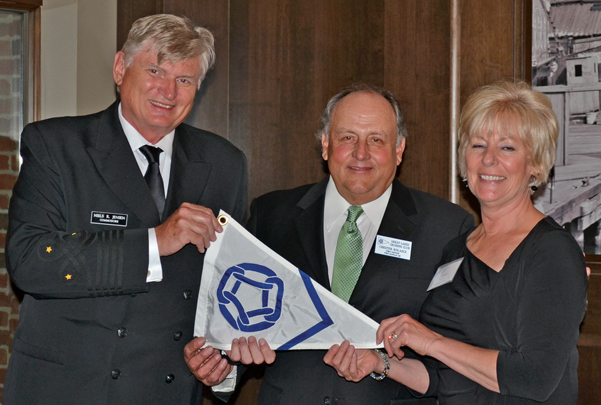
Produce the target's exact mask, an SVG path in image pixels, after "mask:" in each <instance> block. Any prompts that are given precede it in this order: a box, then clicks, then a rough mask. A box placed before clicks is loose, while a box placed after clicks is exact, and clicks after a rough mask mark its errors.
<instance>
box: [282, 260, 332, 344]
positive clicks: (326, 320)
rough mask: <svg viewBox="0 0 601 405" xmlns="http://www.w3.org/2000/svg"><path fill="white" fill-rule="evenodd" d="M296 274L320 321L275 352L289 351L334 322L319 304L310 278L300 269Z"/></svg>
mask: <svg viewBox="0 0 601 405" xmlns="http://www.w3.org/2000/svg"><path fill="white" fill-rule="evenodd" d="M298 272H299V273H300V276H301V279H302V280H303V283H304V284H305V288H306V289H307V293H308V294H309V297H310V298H311V301H312V302H313V305H315V309H316V310H317V313H318V314H319V316H321V319H322V320H321V322H319V323H318V324H316V325H315V326H313V327H311V328H309V329H307V330H306V331H304V332H303V333H301V334H300V335H298V336H296V337H294V338H292V339H291V340H289V341H288V342H286V343H284V344H283V345H281V346H280V347H278V348H277V349H276V350H290V348H292V347H294V346H296V345H297V344H299V343H301V342H303V341H305V340H307V339H309V338H310V337H311V336H313V335H316V334H317V333H319V332H321V331H322V330H324V329H325V328H327V327H328V326H330V325H332V324H334V321H332V318H330V315H329V314H328V311H326V308H325V307H324V306H323V303H322V302H321V299H320V298H319V294H317V291H316V290H315V287H314V286H313V282H312V281H311V277H309V276H308V275H306V274H305V273H303V272H302V271H301V270H300V269H299V270H298Z"/></svg>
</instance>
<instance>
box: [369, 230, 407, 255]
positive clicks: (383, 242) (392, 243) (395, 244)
mask: <svg viewBox="0 0 601 405" xmlns="http://www.w3.org/2000/svg"><path fill="white" fill-rule="evenodd" d="M412 244H413V242H409V241H407V240H402V239H395V238H389V237H388V236H381V235H378V236H376V249H375V252H376V254H379V255H384V256H390V257H396V258H397V259H405V260H409V259H411V245H412Z"/></svg>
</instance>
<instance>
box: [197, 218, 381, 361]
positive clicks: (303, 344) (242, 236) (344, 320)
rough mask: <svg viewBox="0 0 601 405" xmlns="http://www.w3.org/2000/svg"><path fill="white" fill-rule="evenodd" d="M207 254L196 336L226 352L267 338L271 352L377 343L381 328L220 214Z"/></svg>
mask: <svg viewBox="0 0 601 405" xmlns="http://www.w3.org/2000/svg"><path fill="white" fill-rule="evenodd" d="M218 219H219V222H220V223H221V224H222V225H223V232H222V233H218V234H217V241H216V242H211V247H209V249H207V253H206V254H205V259H204V267H203V271H202V281H201V284H200V293H199V296H198V304H197V308H196V322H195V324H194V335H195V336H204V337H205V338H206V339H207V344H209V345H211V346H213V347H215V348H217V349H221V350H229V349H230V348H231V342H232V339H234V338H239V337H242V336H244V337H248V336H255V337H256V338H257V339H259V338H265V340H267V342H268V343H269V345H270V347H271V348H272V349H274V350H301V349H329V348H330V347H331V346H332V345H333V344H340V343H342V341H343V340H348V341H350V342H351V344H353V345H354V346H355V347H357V348H360V349H368V348H376V347H383V346H382V345H377V344H376V330H377V329H378V324H377V323H376V322H375V321H373V320H372V319H371V318H369V317H367V316H366V315H364V314H363V313H361V312H360V311H358V310H356V309H355V308H353V307H352V306H350V305H349V304H347V303H346V302H344V301H343V300H341V299H340V298H338V297H337V296H335V295H334V294H332V293H331V292H329V291H328V290H326V289H325V288H323V287H322V286H321V285H319V284H318V283H316V282H315V281H313V280H312V279H311V278H310V277H309V276H307V275H306V274H305V273H303V272H302V271H301V270H299V269H298V268H296V267H295V266H293V265H292V264H290V263H289V262H287V261H286V260H285V259H283V258H282V257H280V256H279V255H278V254H277V253H275V252H274V251H272V250H271V249H269V248H268V247H267V246H265V245H264V244H263V243H261V242H260V241H259V240H258V239H257V238H255V237H254V236H253V235H251V234H250V232H248V231H247V230H246V229H244V227H242V226H241V225H240V224H239V223H237V222H236V221H235V220H234V219H232V218H231V217H230V216H229V215H228V214H226V213H225V212H223V211H221V212H220V215H219V218H218Z"/></svg>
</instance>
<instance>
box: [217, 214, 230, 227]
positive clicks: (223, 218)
mask: <svg viewBox="0 0 601 405" xmlns="http://www.w3.org/2000/svg"><path fill="white" fill-rule="evenodd" d="M217 221H219V223H220V224H221V226H224V225H227V222H228V221H229V220H228V218H227V217H226V216H225V215H219V216H218V217H217Z"/></svg>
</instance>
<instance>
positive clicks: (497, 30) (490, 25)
mask: <svg viewBox="0 0 601 405" xmlns="http://www.w3.org/2000/svg"><path fill="white" fill-rule="evenodd" d="M531 1H532V0H512V1H498V2H487V1H481V0H462V1H461V2H460V8H461V11H460V14H461V40H460V43H461V45H460V47H461V50H460V53H461V56H460V58H461V68H460V89H461V90H460V103H461V106H463V105H464V104H465V101H466V100H467V98H468V97H469V95H470V94H471V93H472V92H473V91H474V90H476V89H477V88H478V87H480V86H483V85H486V84H490V83H494V82H496V81H499V80H524V79H525V72H526V70H527V69H526V66H529V58H530V54H529V51H528V48H526V47H527V46H529V45H528V44H530V42H528V41H526V35H528V34H529V33H530V32H531V29H530V28H527V27H529V26H530V25H531V24H532V22H531V21H530V18H531V14H532V13H531V11H529V10H530V9H531V8H532V3H531ZM526 19H528V21H526ZM460 204H461V205H462V206H463V207H464V208H466V209H468V210H470V211H471V212H473V213H474V215H476V217H478V216H479V208H478V202H477V201H476V199H475V198H474V197H473V195H472V194H471V193H470V192H469V190H468V189H466V188H465V187H463V184H461V189H460Z"/></svg>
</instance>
